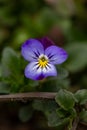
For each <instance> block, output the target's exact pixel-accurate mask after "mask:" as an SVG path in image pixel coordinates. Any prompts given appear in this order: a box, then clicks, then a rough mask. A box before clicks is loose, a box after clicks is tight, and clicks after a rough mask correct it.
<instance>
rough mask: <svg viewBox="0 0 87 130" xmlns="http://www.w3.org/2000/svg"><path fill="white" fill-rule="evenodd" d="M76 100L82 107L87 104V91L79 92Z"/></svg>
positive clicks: (76, 94)
mask: <svg viewBox="0 0 87 130" xmlns="http://www.w3.org/2000/svg"><path fill="white" fill-rule="evenodd" d="M75 98H76V99H77V101H78V102H79V103H80V104H81V105H82V104H85V103H86V102H87V89H82V90H78V91H77V92H76V93H75Z"/></svg>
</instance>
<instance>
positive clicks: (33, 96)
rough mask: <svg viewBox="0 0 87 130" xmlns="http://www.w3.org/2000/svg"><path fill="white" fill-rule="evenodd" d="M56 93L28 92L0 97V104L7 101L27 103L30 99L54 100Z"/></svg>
mask: <svg viewBox="0 0 87 130" xmlns="http://www.w3.org/2000/svg"><path fill="white" fill-rule="evenodd" d="M55 96H56V93H52V92H29V93H17V94H7V95H0V102H8V101H23V100H25V101H27V100H31V99H54V98H55Z"/></svg>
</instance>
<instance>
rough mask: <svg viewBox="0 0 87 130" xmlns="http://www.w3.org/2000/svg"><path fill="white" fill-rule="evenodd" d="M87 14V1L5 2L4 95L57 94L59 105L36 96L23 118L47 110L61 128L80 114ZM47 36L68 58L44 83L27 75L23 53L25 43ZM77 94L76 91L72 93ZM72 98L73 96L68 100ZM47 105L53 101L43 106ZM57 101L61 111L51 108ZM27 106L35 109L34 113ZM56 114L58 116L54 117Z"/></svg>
mask: <svg viewBox="0 0 87 130" xmlns="http://www.w3.org/2000/svg"><path fill="white" fill-rule="evenodd" d="M86 12H87V1H86V0H84V1H83V0H80V1H79V0H58V1H57V0H55V1H54V0H25V1H24V0H19V1H17V0H12V1H11V0H0V93H1V94H9V93H19V92H31V91H33V92H35V91H43V92H58V95H57V96H56V99H55V101H56V102H57V104H58V106H57V104H56V103H55V102H53V101H52V103H49V101H48V102H44V101H37V100H35V101H34V102H33V104H32V108H31V105H29V106H27V107H28V108H27V107H26V106H23V108H21V109H20V112H19V117H20V119H21V120H22V121H23V122H25V121H27V120H29V119H30V118H31V117H32V115H33V114H32V113H33V111H34V109H35V110H38V111H42V112H43V111H44V114H45V116H46V117H47V119H48V124H49V126H53V127H55V126H59V125H60V126H61V124H65V123H66V122H68V121H69V122H70V123H71V122H72V121H71V120H72V119H73V118H74V117H72V115H73V114H72V113H74V115H75V116H76V112H75V109H74V105H75V102H78V103H79V104H80V103H81V105H82V104H84V103H85V102H86V101H87V96H86V95H87V94H86V93H87V92H86V91H87V90H86V89H87V14H86ZM44 36H48V37H49V38H50V39H52V40H53V41H54V42H55V44H56V45H58V46H61V47H63V48H65V49H66V51H67V52H68V55H69V57H68V60H67V61H66V62H65V63H64V64H62V65H59V66H56V67H57V70H58V77H56V78H47V79H46V80H44V81H43V82H38V81H32V80H30V79H26V78H25V77H24V68H25V66H26V64H27V62H26V61H25V60H24V59H23V58H22V56H21V53H20V50H21V45H22V44H23V42H24V41H25V40H26V39H29V38H38V37H44ZM80 89H84V90H82V91H81V90H80ZM67 90H68V91H69V92H68V91H67ZM78 90H79V91H78ZM76 91H78V92H76ZM72 92H74V93H75V92H76V93H75V94H74V95H73V93H72ZM61 95H62V97H61ZM63 96H64V97H63ZM65 97H66V98H65ZM69 97H71V99H70V100H69V101H68V99H69ZM63 99H66V100H64V101H63ZM66 101H67V104H66V105H65V104H64V102H66ZM44 103H45V104H50V105H48V108H46V109H44V110H43V104H44ZM52 104H53V106H54V108H55V110H56V111H55V110H54V109H53V108H52V107H51V106H52ZM59 106H60V108H58V107H59ZM50 108H52V110H50ZM28 110H31V113H30V115H29V113H28V112H27V111H28ZM56 112H57V114H58V115H60V118H59V116H57V115H56V114H55V113H56ZM85 112H86V115H85V114H84V111H82V112H81V117H82V118H81V119H83V117H84V115H85V116H87V111H85ZM51 117H53V120H50V119H51ZM71 117H72V118H71ZM85 121H87V117H85ZM69 127H70V126H69ZM55 129H57V128H55ZM60 129H62V127H60Z"/></svg>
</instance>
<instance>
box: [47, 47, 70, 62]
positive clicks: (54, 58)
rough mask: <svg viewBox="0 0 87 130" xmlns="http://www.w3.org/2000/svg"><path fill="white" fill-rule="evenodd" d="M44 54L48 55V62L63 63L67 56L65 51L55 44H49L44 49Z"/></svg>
mask: <svg viewBox="0 0 87 130" xmlns="http://www.w3.org/2000/svg"><path fill="white" fill-rule="evenodd" d="M45 55H47V56H48V58H49V62H50V63H52V64H61V63H63V62H64V61H65V60H66V59H67V57H68V54H67V52H66V51H65V50H64V49H62V48H60V47H57V46H50V47H48V48H47V49H46V50H45Z"/></svg>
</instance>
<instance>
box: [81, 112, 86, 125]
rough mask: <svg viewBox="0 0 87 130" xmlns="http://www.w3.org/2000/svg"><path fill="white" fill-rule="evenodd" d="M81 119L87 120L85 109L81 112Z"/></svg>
mask: <svg viewBox="0 0 87 130" xmlns="http://www.w3.org/2000/svg"><path fill="white" fill-rule="evenodd" d="M80 120H81V121H84V122H87V111H85V110H84V111H82V112H81V113H80Z"/></svg>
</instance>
